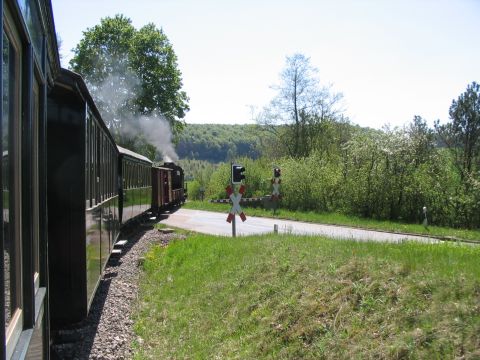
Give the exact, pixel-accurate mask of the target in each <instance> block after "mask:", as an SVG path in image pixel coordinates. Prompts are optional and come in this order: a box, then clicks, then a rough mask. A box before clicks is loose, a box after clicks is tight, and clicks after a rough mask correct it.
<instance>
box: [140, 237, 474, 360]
mask: <svg viewBox="0 0 480 360" xmlns="http://www.w3.org/2000/svg"><path fill="white" fill-rule="evenodd" d="M479 256H480V248H477V247H468V246H457V245H453V244H441V245H425V244H417V243H405V244H379V243H357V242H352V241H334V240H329V239H326V238H318V237H294V236H278V235H277V236H274V235H263V236H254V237H244V238H237V239H232V238H226V237H212V236H206V235H192V236H191V237H190V238H188V239H187V240H184V241H177V242H173V243H171V244H170V245H169V246H168V247H167V248H160V247H153V248H152V249H151V251H150V252H149V253H148V254H147V256H146V261H145V263H144V270H145V272H144V276H143V278H142V282H141V289H140V298H139V302H138V310H137V311H136V316H135V319H134V320H135V331H136V333H137V335H138V338H137V339H138V340H137V341H136V342H135V344H134V349H135V355H134V358H135V359H137V360H139V359H322V358H325V359H349V358H355V359H357V358H360V359H361V358H384V359H385V358H388V359H390V358H398V359H407V358H420V359H422V358H433V359H435V358H437V359H445V358H478V357H480V280H479V279H480V262H479V261H478V259H479Z"/></svg>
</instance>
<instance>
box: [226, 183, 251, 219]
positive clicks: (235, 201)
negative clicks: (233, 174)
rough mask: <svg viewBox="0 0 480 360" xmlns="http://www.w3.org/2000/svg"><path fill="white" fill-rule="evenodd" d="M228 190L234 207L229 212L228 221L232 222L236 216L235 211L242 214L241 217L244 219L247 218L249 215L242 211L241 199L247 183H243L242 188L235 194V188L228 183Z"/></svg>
mask: <svg viewBox="0 0 480 360" xmlns="http://www.w3.org/2000/svg"><path fill="white" fill-rule="evenodd" d="M225 190H226V191H227V195H228V197H229V198H230V200H231V201H232V208H231V209H230V212H229V213H228V216H227V222H228V223H231V222H232V220H233V218H234V217H235V213H237V214H238V215H240V219H242V221H245V220H247V217H246V216H245V214H244V213H243V211H242V208H241V207H240V200H241V199H242V195H243V194H244V192H245V185H241V186H240V189H239V190H238V194H236V195H235V193H234V191H233V188H232V186H231V185H228V186H227V188H226V189H225Z"/></svg>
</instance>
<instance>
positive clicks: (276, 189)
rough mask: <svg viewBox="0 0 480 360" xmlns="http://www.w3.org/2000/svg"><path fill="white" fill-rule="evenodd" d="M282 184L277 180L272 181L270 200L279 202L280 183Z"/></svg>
mask: <svg viewBox="0 0 480 360" xmlns="http://www.w3.org/2000/svg"><path fill="white" fill-rule="evenodd" d="M281 182H282V180H281V179H279V178H273V179H272V187H273V190H272V200H279V199H280V183H281Z"/></svg>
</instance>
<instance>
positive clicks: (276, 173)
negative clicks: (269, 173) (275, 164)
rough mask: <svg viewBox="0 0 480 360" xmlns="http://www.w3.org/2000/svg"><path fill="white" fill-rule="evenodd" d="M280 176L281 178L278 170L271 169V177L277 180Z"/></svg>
mask: <svg viewBox="0 0 480 360" xmlns="http://www.w3.org/2000/svg"><path fill="white" fill-rule="evenodd" d="M280 176H282V174H281V172H280V168H274V169H273V177H276V178H279V177H280Z"/></svg>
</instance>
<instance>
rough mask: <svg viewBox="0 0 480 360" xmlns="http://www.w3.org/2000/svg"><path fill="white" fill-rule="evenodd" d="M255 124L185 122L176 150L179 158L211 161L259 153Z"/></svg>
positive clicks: (216, 161)
mask: <svg viewBox="0 0 480 360" xmlns="http://www.w3.org/2000/svg"><path fill="white" fill-rule="evenodd" d="M256 131H257V130H256V125H220V124H187V125H186V127H185V130H184V131H183V133H182V134H181V136H180V139H179V142H178V144H177V147H176V150H177V154H178V156H179V157H180V159H196V160H207V161H209V162H212V163H218V162H222V161H229V160H232V159H235V158H236V157H242V156H247V157H249V158H252V159H256V158H258V157H259V156H260V150H259V146H258V145H259V144H258V141H259V138H258V136H256V134H255V133H256Z"/></svg>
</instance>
